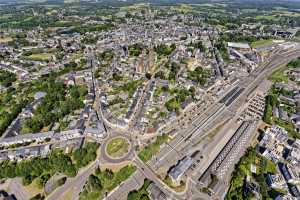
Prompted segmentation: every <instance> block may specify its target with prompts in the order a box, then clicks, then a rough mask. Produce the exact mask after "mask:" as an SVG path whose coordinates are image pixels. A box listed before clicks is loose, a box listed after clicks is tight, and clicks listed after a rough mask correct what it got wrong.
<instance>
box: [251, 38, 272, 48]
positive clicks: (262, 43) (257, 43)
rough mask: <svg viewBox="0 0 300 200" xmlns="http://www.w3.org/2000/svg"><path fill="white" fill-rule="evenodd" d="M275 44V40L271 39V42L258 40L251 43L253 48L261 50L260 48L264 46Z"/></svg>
mask: <svg viewBox="0 0 300 200" xmlns="http://www.w3.org/2000/svg"><path fill="white" fill-rule="evenodd" d="M271 44H273V40H272V39H269V40H258V41H255V42H252V43H251V47H252V48H259V47H263V46H267V45H271Z"/></svg>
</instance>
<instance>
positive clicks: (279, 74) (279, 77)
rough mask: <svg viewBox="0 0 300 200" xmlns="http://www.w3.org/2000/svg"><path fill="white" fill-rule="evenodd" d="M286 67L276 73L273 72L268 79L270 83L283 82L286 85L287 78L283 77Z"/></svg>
mask: <svg viewBox="0 0 300 200" xmlns="http://www.w3.org/2000/svg"><path fill="white" fill-rule="evenodd" d="M286 69H287V68H286V67H282V68H280V69H278V70H276V71H274V72H273V73H272V74H271V76H270V77H269V78H268V79H269V80H270V81H273V82H284V83H287V82H288V80H289V78H288V77H287V76H285V75H284V71H285V70H286Z"/></svg>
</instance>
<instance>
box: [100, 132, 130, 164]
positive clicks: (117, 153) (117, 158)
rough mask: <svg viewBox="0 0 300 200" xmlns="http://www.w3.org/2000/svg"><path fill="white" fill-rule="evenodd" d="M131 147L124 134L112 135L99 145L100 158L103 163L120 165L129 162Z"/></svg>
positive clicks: (127, 137)
mask: <svg viewBox="0 0 300 200" xmlns="http://www.w3.org/2000/svg"><path fill="white" fill-rule="evenodd" d="M132 147H133V145H132V144H131V140H130V137H129V136H128V135H126V134H113V135H111V136H110V137H109V138H108V139H107V140H106V141H104V143H103V145H101V157H102V159H103V161H105V163H112V164H113V163H115V164H117V163H121V162H124V161H129V160H131V156H132V155H133V148H132Z"/></svg>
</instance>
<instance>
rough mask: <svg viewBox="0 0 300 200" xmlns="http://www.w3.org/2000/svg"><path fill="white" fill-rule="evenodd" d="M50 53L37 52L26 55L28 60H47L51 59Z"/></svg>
mask: <svg viewBox="0 0 300 200" xmlns="http://www.w3.org/2000/svg"><path fill="white" fill-rule="evenodd" d="M51 56H52V54H50V53H39V54H32V55H30V56H27V57H26V58H27V59H28V60H35V61H49V60H50V59H51Z"/></svg>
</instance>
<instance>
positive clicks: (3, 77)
mask: <svg viewBox="0 0 300 200" xmlns="http://www.w3.org/2000/svg"><path fill="white" fill-rule="evenodd" d="M16 80H17V77H16V75H15V74H14V73H11V72H8V71H4V70H0V85H2V86H4V87H9V86H11V85H12V83H13V82H15V81H16Z"/></svg>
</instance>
